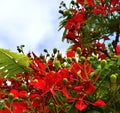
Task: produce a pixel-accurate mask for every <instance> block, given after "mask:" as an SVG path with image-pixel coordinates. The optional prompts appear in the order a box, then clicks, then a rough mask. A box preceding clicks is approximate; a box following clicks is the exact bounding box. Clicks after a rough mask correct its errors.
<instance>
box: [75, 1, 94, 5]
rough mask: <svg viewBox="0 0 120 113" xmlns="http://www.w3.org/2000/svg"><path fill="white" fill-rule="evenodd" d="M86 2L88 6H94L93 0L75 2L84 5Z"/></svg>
mask: <svg viewBox="0 0 120 113" xmlns="http://www.w3.org/2000/svg"><path fill="white" fill-rule="evenodd" d="M86 1H87V3H88V5H89V6H94V5H95V4H94V0H77V2H78V3H80V4H82V5H84V3H85V2H86Z"/></svg>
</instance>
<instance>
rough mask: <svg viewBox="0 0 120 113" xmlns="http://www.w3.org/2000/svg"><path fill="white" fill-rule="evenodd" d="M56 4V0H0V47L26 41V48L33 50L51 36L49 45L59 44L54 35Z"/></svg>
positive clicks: (57, 4)
mask: <svg viewBox="0 0 120 113" xmlns="http://www.w3.org/2000/svg"><path fill="white" fill-rule="evenodd" d="M58 7H59V1H56V0H52V1H49V0H44V1H41V0H0V48H1V47H3V48H7V49H12V50H15V49H16V46H17V45H20V44H25V45H26V48H27V51H28V50H33V51H34V50H35V49H37V47H38V46H39V44H41V43H42V42H45V40H50V41H48V44H49V43H50V44H49V46H51V47H52V46H54V45H56V44H55V43H57V44H60V40H61V39H57V38H56V37H57V36H58V35H56V34H57V33H56V32H57V29H58V28H56V23H57V19H58V15H57V16H56V14H57V13H58ZM57 25H58V24H57ZM45 36H46V37H45ZM52 36H55V37H52ZM50 38H52V39H50ZM53 38H55V39H53ZM59 38H60V37H59ZM51 40H54V42H53V44H51ZM44 44H46V43H44ZM46 46H47V47H49V46H48V45H47V44H46Z"/></svg>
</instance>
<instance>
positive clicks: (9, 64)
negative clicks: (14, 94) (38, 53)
mask: <svg viewBox="0 0 120 113" xmlns="http://www.w3.org/2000/svg"><path fill="white" fill-rule="evenodd" d="M29 64H30V59H29V58H28V57H27V56H25V55H23V54H19V53H16V52H11V51H10V50H7V49H0V77H4V78H10V77H12V76H14V75H15V74H17V73H21V72H25V71H28V67H29Z"/></svg>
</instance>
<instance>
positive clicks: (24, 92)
mask: <svg viewBox="0 0 120 113" xmlns="http://www.w3.org/2000/svg"><path fill="white" fill-rule="evenodd" d="M26 96H27V92H26V91H20V92H19V97H20V98H26Z"/></svg>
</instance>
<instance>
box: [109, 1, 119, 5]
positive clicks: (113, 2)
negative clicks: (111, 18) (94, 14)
mask: <svg viewBox="0 0 120 113" xmlns="http://www.w3.org/2000/svg"><path fill="white" fill-rule="evenodd" d="M118 3H119V0H110V4H113V5H114V4H118Z"/></svg>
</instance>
